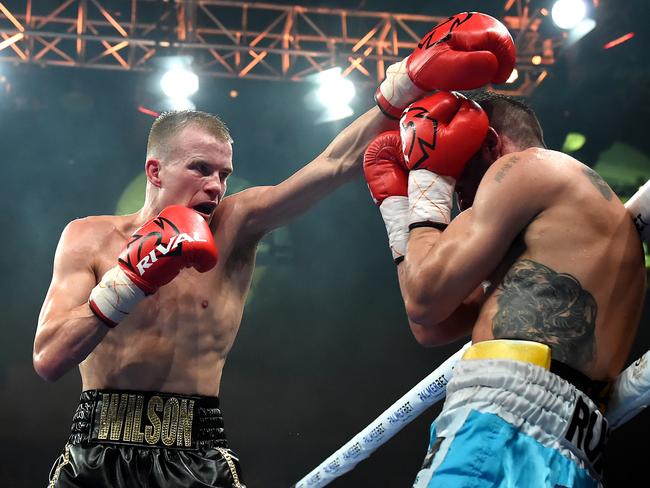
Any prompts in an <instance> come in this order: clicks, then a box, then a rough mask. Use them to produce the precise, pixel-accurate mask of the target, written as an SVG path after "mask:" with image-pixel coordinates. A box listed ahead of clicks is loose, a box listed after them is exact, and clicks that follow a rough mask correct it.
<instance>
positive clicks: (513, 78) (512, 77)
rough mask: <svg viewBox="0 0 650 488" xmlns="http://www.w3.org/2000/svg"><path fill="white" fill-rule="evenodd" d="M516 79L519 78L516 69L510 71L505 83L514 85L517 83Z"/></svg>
mask: <svg viewBox="0 0 650 488" xmlns="http://www.w3.org/2000/svg"><path fill="white" fill-rule="evenodd" d="M517 78H519V71H517V68H515V69H513V70H512V73H510V76H509V77H508V79H507V80H506V83H514V82H515V81H517Z"/></svg>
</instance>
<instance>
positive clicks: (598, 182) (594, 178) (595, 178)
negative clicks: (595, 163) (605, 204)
mask: <svg viewBox="0 0 650 488" xmlns="http://www.w3.org/2000/svg"><path fill="white" fill-rule="evenodd" d="M582 172H583V173H584V174H585V175H586V176H587V178H589V181H591V184H592V185H594V186H595V187H596V190H598V191H599V192H600V194H601V195H602V196H603V197H605V200H607V201H610V200H611V199H612V190H611V189H610V188H609V185H608V184H607V183H606V182H605V180H603V178H602V176H600V175H599V174H598V173H596V172H595V171H594V170H593V169H591V168H585V169H583V170H582Z"/></svg>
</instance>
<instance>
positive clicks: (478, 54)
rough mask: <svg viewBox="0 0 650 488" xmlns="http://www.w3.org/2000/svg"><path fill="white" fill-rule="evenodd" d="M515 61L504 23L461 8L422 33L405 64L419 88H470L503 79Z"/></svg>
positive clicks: (502, 81)
mask: <svg viewBox="0 0 650 488" xmlns="http://www.w3.org/2000/svg"><path fill="white" fill-rule="evenodd" d="M515 61H516V51H515V45H514V42H513V41H512V36H511V35H510V33H509V32H508V29H507V28H506V26H505V25H503V24H502V23H501V22H499V21H498V20H497V19H495V18H494V17H490V16H489V15H485V14H482V13H479V12H465V13H461V14H457V15H454V16H453V17H449V18H448V19H447V20H445V21H444V22H441V23H440V24H438V25H437V26H435V27H434V28H433V29H432V30H431V32H429V33H428V34H427V35H426V36H424V38H422V40H421V41H420V42H419V44H418V47H417V48H416V49H415V51H414V52H413V54H411V55H410V56H409V59H408V62H407V63H406V66H407V69H408V72H409V77H410V78H411V80H412V81H413V83H415V84H416V85H417V86H419V87H420V88H422V89H423V90H430V89H431V88H436V89H438V90H473V89H475V88H480V87H482V86H484V85H487V84H488V83H505V81H506V80H507V79H508V77H509V76H510V73H512V70H513V69H514V67H515Z"/></svg>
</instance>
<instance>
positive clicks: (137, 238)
mask: <svg viewBox="0 0 650 488" xmlns="http://www.w3.org/2000/svg"><path fill="white" fill-rule="evenodd" d="M155 223H156V224H157V225H158V226H159V227H160V228H161V229H162V230H163V231H164V230H165V224H167V225H168V226H170V227H171V228H172V229H173V230H174V231H175V232H176V234H175V235H173V236H172V237H171V239H169V242H167V244H164V243H163V242H162V238H163V233H162V232H150V233H149V234H146V235H139V234H135V235H134V236H133V239H132V240H131V241H130V242H129V243H128V244H127V249H129V248H130V247H131V246H132V245H133V244H135V243H136V242H137V243H138V253H137V257H138V259H139V261H138V263H137V264H136V265H135V269H137V271H138V274H139V275H140V276H144V274H145V272H146V270H147V269H148V268H150V267H151V265H152V264H153V263H155V262H156V261H158V259H159V258H161V257H164V256H175V255H178V254H181V253H182V252H183V248H182V245H181V244H182V243H183V242H185V241H187V242H208V241H207V240H206V239H201V237H199V235H198V233H197V232H194V235H189V234H187V233H185V232H179V230H178V228H177V227H176V226H175V225H174V224H173V223H172V222H171V221H170V220H168V219H166V218H164V217H159V218H157V219H156V220H155ZM151 238H155V239H156V240H157V242H156V247H154V248H153V249H152V250H151V251H149V252H148V253H147V254H146V255H144V256H141V253H142V248H143V246H144V244H145V242H146V241H147V240H148V239H151ZM120 261H121V262H122V263H124V264H126V265H127V266H128V267H129V268H130V269H131V270H133V271H135V269H134V266H133V264H132V263H131V262H130V257H129V262H126V261H124V260H123V259H120Z"/></svg>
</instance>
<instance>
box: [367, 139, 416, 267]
mask: <svg viewBox="0 0 650 488" xmlns="http://www.w3.org/2000/svg"><path fill="white" fill-rule="evenodd" d="M363 173H364V175H365V177H366V182H367V183H368V189H369V190H370V194H371V195H372V199H373V200H374V202H375V204H376V205H377V206H378V207H379V211H380V212H381V216H382V217H383V219H384V224H385V225H386V230H387V232H388V243H389V245H390V249H391V252H392V254H393V260H394V261H395V262H396V263H399V262H401V260H402V259H403V258H404V254H405V253H406V243H407V240H408V225H407V212H408V196H407V195H408V173H407V171H406V169H405V163H404V155H403V153H402V140H401V139H400V135H399V132H398V131H396V130H393V131H388V132H383V133H382V134H379V135H378V136H377V137H376V138H375V139H374V140H373V141H372V142H371V143H370V145H369V146H368V148H367V149H366V152H365V154H364V155H363Z"/></svg>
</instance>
